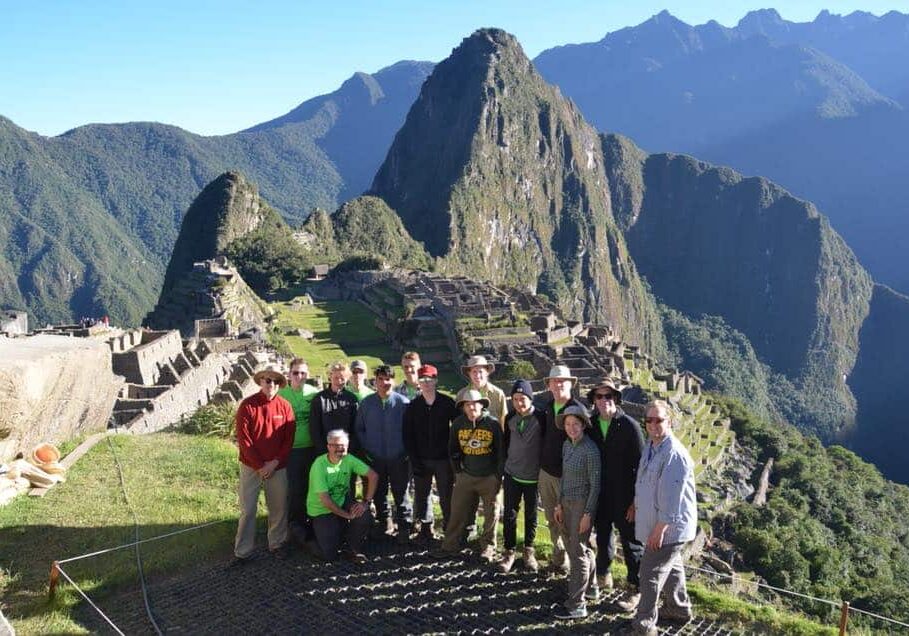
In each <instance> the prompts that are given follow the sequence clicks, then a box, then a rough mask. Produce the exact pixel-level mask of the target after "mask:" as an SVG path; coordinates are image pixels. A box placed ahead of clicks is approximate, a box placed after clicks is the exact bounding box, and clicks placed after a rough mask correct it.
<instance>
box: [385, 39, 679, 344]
mask: <svg viewBox="0 0 909 636" xmlns="http://www.w3.org/2000/svg"><path fill="white" fill-rule="evenodd" d="M372 191H373V193H375V194H377V195H378V196H380V197H382V198H383V199H384V200H385V201H386V202H387V203H388V204H389V206H391V207H392V208H393V209H394V210H396V211H397V212H398V214H399V215H400V216H401V218H402V219H403V221H404V226H405V227H406V228H407V230H408V231H409V232H410V233H411V235H412V236H413V237H414V238H415V239H416V240H418V241H421V242H423V243H424V245H426V248H427V249H428V251H429V253H430V254H431V255H433V256H436V257H440V261H439V267H440V269H441V270H442V271H448V272H451V273H463V274H465V275H469V276H471V277H473V278H477V279H489V280H491V281H493V282H496V283H502V284H508V285H514V286H516V287H519V288H524V289H527V288H530V289H532V290H537V289H538V290H539V291H542V292H544V293H546V294H547V295H549V296H551V297H553V298H554V299H556V300H557V301H558V302H559V304H560V305H561V306H562V308H563V309H564V310H565V313H566V314H567V315H569V316H572V317H577V318H586V319H589V320H598V321H601V322H608V323H610V324H612V325H613V326H614V327H615V328H616V330H617V332H618V333H620V334H621V335H622V337H623V338H625V339H626V340H629V341H632V342H644V343H646V344H647V345H648V346H650V347H651V348H653V349H662V347H663V338H662V331H661V328H660V326H659V320H658V317H657V313H656V309H655V307H654V304H653V302H652V299H651V297H650V296H649V295H648V293H647V292H646V291H645V289H644V287H643V285H642V283H641V280H640V278H639V276H638V274H637V271H636V269H635V266H634V264H633V263H632V262H631V259H630V257H629V255H628V251H627V248H626V247H625V242H624V239H623V237H622V235H621V232H619V231H618V228H617V227H616V224H615V221H614V219H613V217H612V212H611V203H610V196H609V186H608V184H607V181H606V177H605V173H604V166H603V155H602V148H601V146H600V140H599V138H598V136H597V134H596V132H595V131H594V130H593V128H591V127H590V126H589V125H587V124H586V123H585V122H584V120H583V118H582V117H581V115H580V114H579V112H578V111H577V109H576V108H575V107H574V106H573V105H572V104H571V103H570V102H568V101H567V100H565V99H563V98H562V97H561V96H560V95H559V93H558V91H557V90H556V89H554V88H553V87H551V86H549V85H547V84H546V83H545V82H544V81H543V80H542V78H541V77H540V76H539V75H538V74H537V73H536V71H535V70H534V68H533V65H532V64H531V63H530V61H529V60H528V59H527V57H526V56H525V55H524V52H523V51H522V50H521V47H520V45H519V44H518V43H517V41H516V40H515V39H514V38H513V37H512V36H511V35H509V34H507V33H505V32H503V31H499V30H480V31H477V32H476V33H474V34H473V35H472V36H470V37H469V38H466V39H465V40H464V41H463V42H462V43H461V45H460V46H459V47H458V48H457V49H455V50H454V51H453V52H452V55H451V56H450V57H449V58H448V59H446V60H445V61H443V62H441V63H440V64H439V65H437V66H436V68H435V70H434V71H433V73H432V75H430V77H429V78H428V79H427V80H426V82H425V83H424V85H423V89H422V91H421V93H420V97H419V99H418V100H417V102H416V103H415V104H414V106H413V107H412V108H411V110H410V113H408V116H407V121H406V122H405V124H404V126H403V128H402V129H401V130H400V131H399V132H398V135H397V136H396V138H395V141H394V143H393V144H392V147H391V149H390V150H389V152H388V156H387V157H386V159H385V163H384V164H383V165H382V167H381V168H380V170H379V172H378V174H377V175H376V178H375V180H374V182H373V187H372Z"/></svg>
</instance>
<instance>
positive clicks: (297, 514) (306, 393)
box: [278, 358, 319, 545]
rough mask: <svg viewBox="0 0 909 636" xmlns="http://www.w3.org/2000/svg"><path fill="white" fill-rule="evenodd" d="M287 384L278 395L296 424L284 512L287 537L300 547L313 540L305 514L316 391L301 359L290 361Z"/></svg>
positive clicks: (304, 362)
mask: <svg viewBox="0 0 909 636" xmlns="http://www.w3.org/2000/svg"><path fill="white" fill-rule="evenodd" d="M289 375H290V383H289V384H288V385H287V386H285V387H283V388H282V389H281V390H280V391H278V395H280V396H281V397H283V398H284V399H285V400H287V401H288V402H290V406H291V407H292V408H293V410H294V417H295V418H296V421H297V428H296V431H295V433H294V445H293V448H292V449H291V451H290V457H288V459H287V510H288V520H289V522H290V523H289V525H290V534H291V536H292V537H293V538H294V540H295V541H297V542H298V543H299V544H300V545H303V543H305V542H306V540H307V539H310V538H312V528H311V527H310V524H309V520H308V517H307V515H306V506H305V498H306V490H307V488H308V487H309V469H310V467H311V466H312V463H313V461H314V460H315V458H316V449H315V447H314V446H313V442H312V436H311V434H310V430H309V410H310V406H311V404H312V399H313V397H314V396H315V395H316V394H317V393H318V392H319V390H318V389H317V388H316V387H314V386H312V385H309V384H307V383H306V378H307V377H308V376H309V365H308V364H307V363H306V360H304V359H303V358H294V359H293V360H291V361H290V373H289Z"/></svg>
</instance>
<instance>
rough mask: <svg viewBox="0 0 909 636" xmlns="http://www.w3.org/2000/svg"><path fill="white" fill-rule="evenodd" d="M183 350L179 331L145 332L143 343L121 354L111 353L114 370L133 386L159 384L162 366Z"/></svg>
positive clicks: (142, 335) (142, 334) (142, 336)
mask: <svg viewBox="0 0 909 636" xmlns="http://www.w3.org/2000/svg"><path fill="white" fill-rule="evenodd" d="M182 350H183V341H182V339H181V338H180V332H179V331H176V330H174V331H143V332H141V343H140V344H139V345H138V346H134V347H133V348H132V349H128V350H126V351H123V352H120V353H111V357H112V359H113V370H114V373H116V374H117V375H122V376H123V377H124V378H126V381H127V382H130V383H132V384H158V383H159V380H161V375H162V369H161V367H162V365H165V364H167V363H168V362H170V360H171V359H173V358H174V357H175V356H177V355H178V354H179V353H180V352H181V351H182Z"/></svg>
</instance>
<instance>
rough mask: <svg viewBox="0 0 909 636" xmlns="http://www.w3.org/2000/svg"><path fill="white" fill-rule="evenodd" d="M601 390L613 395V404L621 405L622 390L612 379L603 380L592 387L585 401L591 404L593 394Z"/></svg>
mask: <svg viewBox="0 0 909 636" xmlns="http://www.w3.org/2000/svg"><path fill="white" fill-rule="evenodd" d="M601 389H609V390H610V391H612V392H613V393H614V394H615V403H616V404H621V403H622V389H621V387H620V386H619V383H618V382H616V381H615V380H613V379H612V378H603V379H602V380H600V381H599V382H598V383H597V384H596V385H595V386H594V387H592V388H591V389H590V391H588V392H587V401H588V402H590V403H591V404H593V403H594V394H595V393H596V392H597V391H599V390H601Z"/></svg>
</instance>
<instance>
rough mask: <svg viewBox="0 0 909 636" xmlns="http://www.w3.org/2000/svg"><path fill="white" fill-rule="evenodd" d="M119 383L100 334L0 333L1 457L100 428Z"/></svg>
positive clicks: (105, 418) (1, 459) (104, 425)
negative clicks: (28, 335)
mask: <svg viewBox="0 0 909 636" xmlns="http://www.w3.org/2000/svg"><path fill="white" fill-rule="evenodd" d="M121 386H123V378H121V377H119V376H115V375H114V374H113V371H112V370H111V355H110V349H109V348H108V346H107V344H106V343H104V342H102V341H100V340H94V339H91V338H70V337H66V336H48V335H40V336H34V337H31V338H12V339H0V461H6V460H9V459H10V458H12V457H13V456H14V455H15V454H16V452H17V451H20V450H21V451H25V452H28V451H30V450H31V449H32V448H33V447H34V446H35V445H36V444H38V443H39V442H51V443H54V444H59V443H60V442H63V441H65V440H68V439H72V438H73V437H76V436H77V435H82V434H84V433H94V432H97V431H101V430H104V429H105V428H106V427H107V421H108V418H109V417H110V413H111V409H112V407H113V404H114V401H115V399H116V397H117V392H118V391H119V390H120V387H121Z"/></svg>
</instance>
